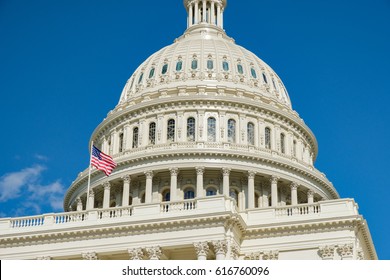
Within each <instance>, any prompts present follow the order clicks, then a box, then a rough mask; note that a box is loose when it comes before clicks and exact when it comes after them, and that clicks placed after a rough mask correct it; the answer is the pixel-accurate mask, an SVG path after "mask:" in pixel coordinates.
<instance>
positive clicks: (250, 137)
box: [247, 122, 255, 145]
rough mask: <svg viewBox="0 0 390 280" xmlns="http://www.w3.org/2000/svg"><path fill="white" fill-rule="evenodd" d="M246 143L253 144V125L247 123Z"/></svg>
mask: <svg viewBox="0 0 390 280" xmlns="http://www.w3.org/2000/svg"><path fill="white" fill-rule="evenodd" d="M247 134H248V145H255V125H254V124H253V123H251V122H250V123H248V125H247Z"/></svg>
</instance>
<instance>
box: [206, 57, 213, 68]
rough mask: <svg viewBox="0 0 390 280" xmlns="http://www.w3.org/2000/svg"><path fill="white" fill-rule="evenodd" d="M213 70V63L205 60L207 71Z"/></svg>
mask: <svg viewBox="0 0 390 280" xmlns="http://www.w3.org/2000/svg"><path fill="white" fill-rule="evenodd" d="M213 68H214V61H212V60H211V59H209V60H207V69H209V70H212V69H213Z"/></svg>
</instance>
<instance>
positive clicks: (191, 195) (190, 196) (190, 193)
mask: <svg viewBox="0 0 390 280" xmlns="http://www.w3.org/2000/svg"><path fill="white" fill-rule="evenodd" d="M193 198H195V192H194V191H193V190H192V189H187V190H185V191H184V199H193Z"/></svg>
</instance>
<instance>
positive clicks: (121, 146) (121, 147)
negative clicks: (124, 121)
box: [119, 133, 123, 153]
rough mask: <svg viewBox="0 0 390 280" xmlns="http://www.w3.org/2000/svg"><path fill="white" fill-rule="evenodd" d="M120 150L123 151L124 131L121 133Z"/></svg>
mask: <svg viewBox="0 0 390 280" xmlns="http://www.w3.org/2000/svg"><path fill="white" fill-rule="evenodd" d="M119 152H120V153H121V152H123V133H121V134H119Z"/></svg>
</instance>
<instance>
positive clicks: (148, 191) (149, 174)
mask: <svg viewBox="0 0 390 280" xmlns="http://www.w3.org/2000/svg"><path fill="white" fill-rule="evenodd" d="M144 173H145V176H146V187H145V203H152V183H153V171H145V172H144Z"/></svg>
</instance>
